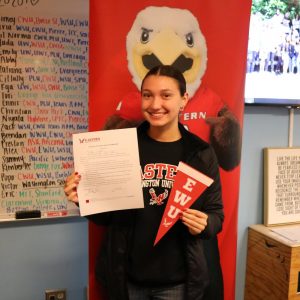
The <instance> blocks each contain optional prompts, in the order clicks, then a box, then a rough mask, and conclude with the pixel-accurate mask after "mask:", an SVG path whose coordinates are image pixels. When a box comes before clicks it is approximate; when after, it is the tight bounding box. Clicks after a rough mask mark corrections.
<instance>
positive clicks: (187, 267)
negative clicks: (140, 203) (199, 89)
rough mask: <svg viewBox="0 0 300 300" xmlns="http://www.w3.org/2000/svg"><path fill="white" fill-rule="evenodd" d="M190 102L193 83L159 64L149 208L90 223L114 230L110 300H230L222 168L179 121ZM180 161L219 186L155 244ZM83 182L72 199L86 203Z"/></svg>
mask: <svg viewBox="0 0 300 300" xmlns="http://www.w3.org/2000/svg"><path fill="white" fill-rule="evenodd" d="M187 102H188V95H187V93H186V83H185V79H184V77H183V75H182V74H181V73H180V72H179V71H177V70H176V69H174V68H172V67H171V66H158V67H155V68H153V69H152V70H150V71H149V72H148V74H147V75H146V76H145V78H144V80H143V82H142V86H141V109H142V112H143V115H144V117H145V122H144V123H142V124H141V125H140V126H139V127H138V128H137V132H138V143H139V155H140V163H141V170H142V178H143V195H144V204H145V207H144V208H143V209H132V210H123V211H115V212H110V213H103V214H95V215H92V216H90V217H89V219H90V220H91V221H93V222H96V223H97V224H101V225H107V226H108V227H107V234H106V238H105V240H104V242H103V245H102V248H101V253H100V255H99V260H98V263H97V266H96V274H97V277H98V278H99V280H100V281H101V283H102V285H103V286H105V287H106V289H107V291H108V297H109V299H114V300H126V299H130V300H147V299H149V300H150V299H157V300H158V299H160V300H200V299H211V300H218V299H223V281H222V273H221V268H220V262H219V252H218V245H217V238H216V235H217V233H218V232H220V231H221V229H222V223H223V218H224V215H223V204H222V197H221V185H220V178H219V168H218V163H217V159H216V156H215V154H214V151H213V150H212V148H211V147H210V146H209V145H208V144H207V143H206V142H204V141H202V140H201V139H199V138H198V137H196V136H195V135H193V134H192V133H190V132H188V131H187V130H185V129H184V127H183V126H182V125H181V124H180V123H179V121H178V117H179V114H180V112H181V111H182V110H183V109H184V107H185V105H186V104H187ZM179 161H183V162H185V163H187V164H188V165H190V166H191V167H193V168H195V169H197V170H199V171H201V172H202V173H204V174H206V175H207V176H209V177H211V178H213V179H214V182H213V184H212V185H211V186H210V187H208V188H207V189H206V190H205V192H204V193H203V194H202V195H201V196H200V197H199V198H198V199H197V200H196V202H195V203H194V204H193V205H192V207H191V208H190V209H187V210H185V211H183V212H182V214H181V221H180V222H177V223H176V224H175V225H174V226H173V227H172V228H171V229H170V230H169V231H168V233H167V234H166V235H165V236H164V237H163V238H162V239H161V240H160V241H159V242H158V244H157V245H156V246H153V243H154V240H155V236H156V233H157V230H158V227H159V225H160V221H161V218H162V215H163V212H164V208H165V206H166V203H167V201H168V196H169V194H170V190H171V187H172V184H173V182H174V177H175V174H176V167H177V165H178V163H179ZM79 182H80V174H77V173H73V174H72V175H71V176H70V177H68V178H67V180H66V185H65V193H66V195H67V198H68V199H69V200H70V201H74V202H78V196H77V192H76V187H77V185H78V184H79Z"/></svg>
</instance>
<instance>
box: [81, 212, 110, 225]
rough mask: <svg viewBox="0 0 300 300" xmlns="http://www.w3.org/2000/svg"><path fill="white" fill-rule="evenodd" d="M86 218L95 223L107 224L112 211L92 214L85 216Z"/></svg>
mask: <svg viewBox="0 0 300 300" xmlns="http://www.w3.org/2000/svg"><path fill="white" fill-rule="evenodd" d="M86 218H87V219H88V220H89V221H91V222H93V223H94V224H96V225H109V223H110V221H111V218H112V213H111V212H105V213H100V214H94V215H89V216H86Z"/></svg>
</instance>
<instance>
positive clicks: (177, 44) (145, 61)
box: [132, 29, 201, 83]
mask: <svg viewBox="0 0 300 300" xmlns="http://www.w3.org/2000/svg"><path fill="white" fill-rule="evenodd" d="M132 56H133V64H134V67H135V70H136V72H137V74H138V76H139V77H140V78H143V77H144V76H145V74H146V73H147V72H148V71H149V70H150V69H151V68H152V67H154V66H156V65H159V64H164V65H173V66H174V67H176V68H177V69H179V70H180V71H181V72H183V73H184V76H185V79H186V81H187V83H191V82H193V81H194V80H195V79H196V77H197V75H198V71H199V66H200V62H201V54H200V53H199V51H197V49H189V48H188V47H187V45H186V43H184V41H183V40H182V39H181V38H180V37H178V36H177V35H176V34H175V33H174V31H172V30H169V29H168V30H163V31H162V32H160V33H159V34H157V35H156V36H155V37H154V39H153V40H152V41H151V42H149V43H147V44H142V43H138V44H136V46H135V47H134V48H133V51H132Z"/></svg>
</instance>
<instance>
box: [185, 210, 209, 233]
mask: <svg viewBox="0 0 300 300" xmlns="http://www.w3.org/2000/svg"><path fill="white" fill-rule="evenodd" d="M207 219H208V216H207V214H205V213H203V212H201V211H199V210H196V209H186V210H184V211H183V212H182V215H181V221H182V223H183V224H184V225H186V226H187V227H188V230H189V232H190V234H192V235H197V234H200V233H201V232H202V231H203V230H204V229H205V227H206V225H207Z"/></svg>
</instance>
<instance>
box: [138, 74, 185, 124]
mask: <svg viewBox="0 0 300 300" xmlns="http://www.w3.org/2000/svg"><path fill="white" fill-rule="evenodd" d="M141 93H142V112H143V115H144V117H145V119H146V120H147V121H148V122H149V123H150V125H151V126H152V127H156V128H159V129H161V130H164V129H172V128H178V115H179V112H180V110H181V109H182V108H184V106H185V105H186V103H187V101H188V95H187V93H185V94H184V95H183V96H181V95H180V90H179V85H178V83H177V81H176V80H175V79H173V78H171V77H167V76H160V75H150V76H149V77H147V78H146V79H145V80H144V83H143V86H142V91H141Z"/></svg>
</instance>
